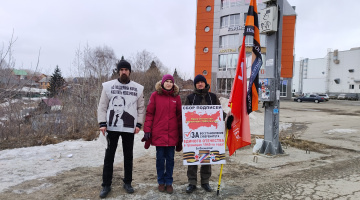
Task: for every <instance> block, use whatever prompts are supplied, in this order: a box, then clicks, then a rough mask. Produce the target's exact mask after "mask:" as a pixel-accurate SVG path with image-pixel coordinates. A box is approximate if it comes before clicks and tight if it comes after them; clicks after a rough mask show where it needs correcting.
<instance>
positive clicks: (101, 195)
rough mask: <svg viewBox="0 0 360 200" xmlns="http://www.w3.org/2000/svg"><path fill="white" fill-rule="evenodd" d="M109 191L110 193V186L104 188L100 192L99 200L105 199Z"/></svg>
mask: <svg viewBox="0 0 360 200" xmlns="http://www.w3.org/2000/svg"><path fill="white" fill-rule="evenodd" d="M110 191H111V187H110V186H104V187H103V188H102V190H101V192H100V198H105V197H106V196H107V195H108V194H109V192H110Z"/></svg>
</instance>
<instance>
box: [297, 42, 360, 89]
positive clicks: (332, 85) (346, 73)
mask: <svg viewBox="0 0 360 200" xmlns="http://www.w3.org/2000/svg"><path fill="white" fill-rule="evenodd" d="M292 93H293V94H295V95H299V94H302V93H327V94H329V95H338V94H341V93H345V94H348V93H360V47H359V48H352V49H350V50H347V51H338V50H334V51H328V53H327V55H326V56H325V57H324V58H317V59H308V58H305V59H301V60H300V61H296V62H295V65H294V77H293V84H292Z"/></svg>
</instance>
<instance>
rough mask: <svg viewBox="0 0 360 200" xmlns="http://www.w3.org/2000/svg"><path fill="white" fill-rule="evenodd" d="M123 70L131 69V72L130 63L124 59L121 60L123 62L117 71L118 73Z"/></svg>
mask: <svg viewBox="0 0 360 200" xmlns="http://www.w3.org/2000/svg"><path fill="white" fill-rule="evenodd" d="M121 68H126V69H129V71H130V72H131V65H130V63H129V62H128V61H126V60H124V59H123V58H121V60H120V61H119V62H118V63H117V64H116V69H117V70H118V72H119V71H120V69H121Z"/></svg>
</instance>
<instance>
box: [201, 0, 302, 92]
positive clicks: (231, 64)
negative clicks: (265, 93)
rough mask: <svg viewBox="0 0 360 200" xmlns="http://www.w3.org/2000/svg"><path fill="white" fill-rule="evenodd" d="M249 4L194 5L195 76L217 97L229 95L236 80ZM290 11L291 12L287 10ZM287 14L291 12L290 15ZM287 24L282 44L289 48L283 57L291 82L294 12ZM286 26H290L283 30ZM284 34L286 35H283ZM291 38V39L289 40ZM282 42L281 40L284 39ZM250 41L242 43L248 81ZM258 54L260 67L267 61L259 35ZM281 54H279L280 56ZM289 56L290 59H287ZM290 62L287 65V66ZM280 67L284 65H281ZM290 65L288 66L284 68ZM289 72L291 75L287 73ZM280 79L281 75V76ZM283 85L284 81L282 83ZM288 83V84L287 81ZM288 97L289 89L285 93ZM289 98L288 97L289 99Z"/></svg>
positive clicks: (245, 0)
mask: <svg viewBox="0 0 360 200" xmlns="http://www.w3.org/2000/svg"><path fill="white" fill-rule="evenodd" d="M261 2H262V1H261V0H258V5H257V8H258V12H260V11H261V10H262V9H263V8H265V7H266V6H265V4H262V3H261ZM249 3H250V0H198V1H197V22H196V46H195V76H196V75H197V74H202V75H204V76H205V77H206V78H207V80H208V83H211V90H212V91H214V92H216V93H221V94H225V95H228V94H229V93H230V91H231V87H232V83H233V80H234V76H235V70H236V66H237V62H238V57H239V50H240V45H241V43H242V39H243V33H244V29H245V21H246V15H247V12H248V9H249ZM290 9H292V11H293V8H292V7H291V6H290ZM289 13H290V12H289ZM291 17H292V18H291V19H290V23H289V22H288V21H286V20H284V28H285V29H283V35H284V32H286V33H289V34H288V35H286V34H285V35H286V36H287V37H286V38H287V40H286V41H285V43H286V42H288V43H290V44H291V45H290V46H289V45H288V46H286V47H285V48H288V47H290V53H289V52H287V51H289V50H288V49H287V50H285V51H284V45H283V53H285V54H286V55H285V56H284V58H285V60H286V62H287V63H286V67H287V69H288V70H287V72H286V70H285V74H287V75H286V77H284V78H289V79H291V78H292V69H293V52H294V51H293V48H294V47H293V45H294V29H295V12H294V11H293V13H292V14H291ZM285 24H289V26H286V25H285ZM284 30H286V31H284ZM288 36H290V38H288ZM283 38H284V36H283ZM252 41H253V38H252V37H250V36H248V37H246V40H245V45H246V57H247V59H246V63H247V68H248V70H247V72H248V77H249V74H250V68H251V63H252V61H251V51H252V45H253V43H252ZM260 45H261V52H262V53H263V65H264V64H265V60H266V57H265V55H266V35H263V34H260ZM283 53H282V54H283ZM288 55H290V57H291V59H289V58H288V57H289V56H288ZM289 61H290V63H289ZM282 64H283V66H284V63H283V62H282ZM287 65H289V66H287ZM289 70H290V73H289ZM282 75H283V72H282ZM284 83H285V84H286V83H287V81H284ZM290 83H291V81H290ZM287 90H288V93H289V94H291V88H290V87H289V89H288V88H285V91H287ZM284 95H285V96H286V95H287V92H285V94H284ZM288 96H291V95H288Z"/></svg>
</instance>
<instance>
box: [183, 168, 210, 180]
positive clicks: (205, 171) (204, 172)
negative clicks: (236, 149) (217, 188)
mask: <svg viewBox="0 0 360 200" xmlns="http://www.w3.org/2000/svg"><path fill="white" fill-rule="evenodd" d="M197 169H198V166H197V165H188V171H187V176H188V180H189V184H191V185H196V183H197ZM200 177H201V184H206V183H209V181H210V177H211V165H201V167H200Z"/></svg>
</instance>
